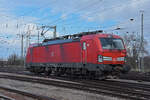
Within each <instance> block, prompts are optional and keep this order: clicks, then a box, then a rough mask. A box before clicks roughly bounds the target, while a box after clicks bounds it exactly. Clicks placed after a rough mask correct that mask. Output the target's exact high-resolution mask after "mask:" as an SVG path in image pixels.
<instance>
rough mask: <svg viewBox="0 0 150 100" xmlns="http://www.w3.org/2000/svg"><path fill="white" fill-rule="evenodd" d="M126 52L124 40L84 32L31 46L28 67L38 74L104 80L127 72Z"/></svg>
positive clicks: (108, 35)
mask: <svg viewBox="0 0 150 100" xmlns="http://www.w3.org/2000/svg"><path fill="white" fill-rule="evenodd" d="M125 57H126V49H125V45H124V43H123V40H122V38H121V37H119V36H117V35H112V34H103V33H102V32H101V31H95V32H83V33H80V34H74V35H67V36H63V37H57V38H54V39H45V40H44V41H43V43H40V44H32V45H30V47H29V48H28V52H27V55H26V68H27V69H28V70H29V71H31V72H35V73H46V74H47V75H49V74H56V75H77V76H79V75H80V76H89V77H94V78H102V77H107V76H110V75H111V76H117V75H119V74H120V73H127V72H128V71H129V70H130V67H129V66H127V65H125Z"/></svg>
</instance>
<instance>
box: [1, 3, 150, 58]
mask: <svg viewBox="0 0 150 100" xmlns="http://www.w3.org/2000/svg"><path fill="white" fill-rule="evenodd" d="M149 9H150V0H0V58H7V56H8V55H10V54H12V53H16V54H18V55H20V38H19V35H17V34H25V33H26V32H27V29H28V26H29V25H30V30H32V31H31V34H34V35H37V28H36V27H37V26H41V25H52V26H53V25H56V26H57V35H65V34H74V33H78V32H82V31H92V30H100V29H102V30H104V31H105V32H106V33H112V32H114V33H118V34H119V35H122V34H125V33H126V32H130V33H131V32H135V33H139V34H140V25H141V24H140V22H141V12H140V11H144V37H145V39H146V40H147V41H148V43H149V44H148V46H147V49H148V50H150V40H149V39H150V34H149V33H150V30H149V26H150V13H149ZM130 19H134V20H133V21H130ZM117 27H120V28H121V29H122V30H119V31H115V30H114V29H115V28H117ZM52 31H53V30H50V31H49V32H48V34H46V35H47V36H50V35H52ZM41 39H42V38H41ZM31 40H32V41H31V42H32V43H33V42H37V37H36V38H31Z"/></svg>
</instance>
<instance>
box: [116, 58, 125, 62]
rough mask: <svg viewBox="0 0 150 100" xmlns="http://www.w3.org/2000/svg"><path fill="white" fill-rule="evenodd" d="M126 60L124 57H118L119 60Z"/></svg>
mask: <svg viewBox="0 0 150 100" xmlns="http://www.w3.org/2000/svg"><path fill="white" fill-rule="evenodd" d="M124 60H125V58H124V57H119V58H117V61H124Z"/></svg>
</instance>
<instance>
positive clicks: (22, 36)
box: [21, 34, 24, 59]
mask: <svg viewBox="0 0 150 100" xmlns="http://www.w3.org/2000/svg"><path fill="white" fill-rule="evenodd" d="M23 38H24V35H23V34H21V59H22V58H23Z"/></svg>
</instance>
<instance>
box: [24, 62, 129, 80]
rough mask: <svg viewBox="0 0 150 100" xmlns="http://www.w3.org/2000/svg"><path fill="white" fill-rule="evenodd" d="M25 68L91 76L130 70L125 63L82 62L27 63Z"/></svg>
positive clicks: (33, 70) (41, 71) (47, 72)
mask: <svg viewBox="0 0 150 100" xmlns="http://www.w3.org/2000/svg"><path fill="white" fill-rule="evenodd" d="M26 68H27V69H28V70H29V71H31V72H34V73H46V74H47V75H49V74H51V73H53V74H56V75H64V74H69V75H77V76H79V75H82V76H92V77H95V78H96V77H102V76H110V75H111V76H118V75H119V74H121V73H126V72H128V71H129V70H130V67H129V66H126V65H109V64H90V63H87V64H83V63H70V64H69V63H58V64H55V63H28V64H26Z"/></svg>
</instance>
